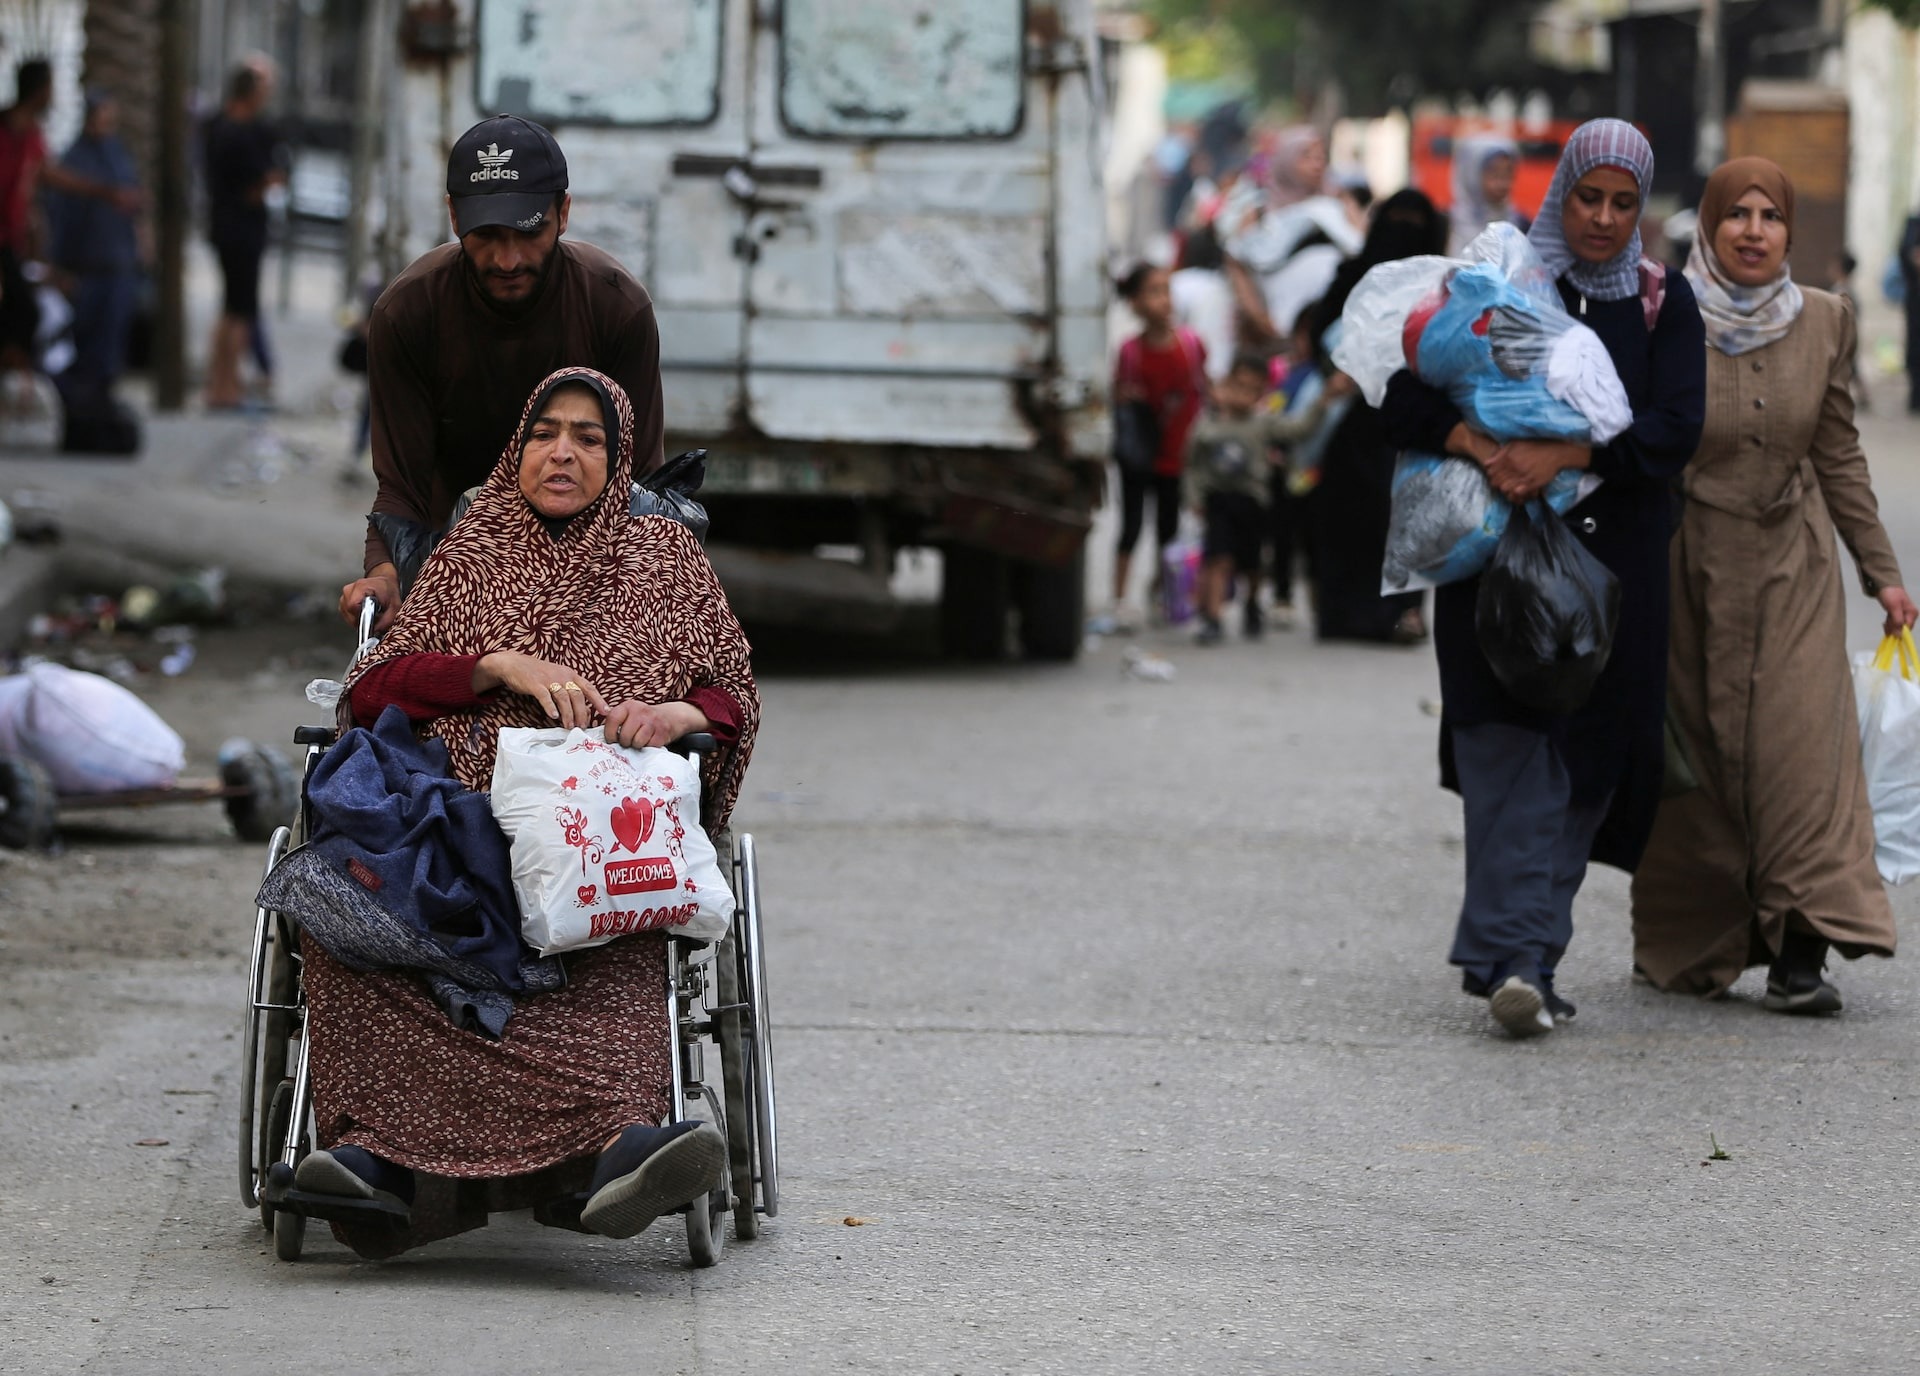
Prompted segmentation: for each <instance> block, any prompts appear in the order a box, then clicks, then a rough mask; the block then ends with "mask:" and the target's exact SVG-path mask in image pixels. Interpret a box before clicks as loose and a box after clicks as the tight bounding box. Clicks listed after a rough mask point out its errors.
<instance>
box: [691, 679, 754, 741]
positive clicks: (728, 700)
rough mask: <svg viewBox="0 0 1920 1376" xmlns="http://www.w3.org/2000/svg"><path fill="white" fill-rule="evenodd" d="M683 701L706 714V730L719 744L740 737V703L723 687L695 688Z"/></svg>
mask: <svg viewBox="0 0 1920 1376" xmlns="http://www.w3.org/2000/svg"><path fill="white" fill-rule="evenodd" d="M684 701H685V702H687V703H688V704H689V705H691V706H693V707H698V708H699V709H700V710H701V711H702V712H704V713H705V714H706V717H707V722H708V726H707V730H708V731H709V732H710V733H711V734H712V736H713V738H714V739H715V740H717V741H719V742H720V744H722V745H732V744H733V743H734V742H735V741H737V740H739V739H740V704H739V702H738V701H737V700H736V699H735V698H734V696H733V694H732V693H729V692H728V691H727V690H726V689H724V688H695V689H694V690H693V691H692V692H691V693H688V694H687V696H686V698H685V699H684Z"/></svg>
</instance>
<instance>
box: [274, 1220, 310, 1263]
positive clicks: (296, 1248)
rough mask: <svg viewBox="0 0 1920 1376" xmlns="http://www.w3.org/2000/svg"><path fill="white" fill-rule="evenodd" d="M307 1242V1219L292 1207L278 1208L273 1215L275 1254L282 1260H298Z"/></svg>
mask: <svg viewBox="0 0 1920 1376" xmlns="http://www.w3.org/2000/svg"><path fill="white" fill-rule="evenodd" d="M306 1242H307V1220H306V1219H305V1218H303V1217H302V1216H301V1215H299V1214H297V1213H295V1212H293V1210H291V1209H281V1210H278V1211H277V1212H276V1213H275V1214H274V1216H273V1254H274V1255H275V1256H276V1257H278V1258H280V1260H282V1261H298V1260H300V1249H301V1248H302V1247H304V1246H305V1245H306Z"/></svg>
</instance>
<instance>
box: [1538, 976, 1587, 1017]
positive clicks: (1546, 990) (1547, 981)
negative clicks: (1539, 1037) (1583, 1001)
mask: <svg viewBox="0 0 1920 1376" xmlns="http://www.w3.org/2000/svg"><path fill="white" fill-rule="evenodd" d="M1540 995H1541V997H1542V998H1544V999H1545V1000H1546V1002H1547V1012H1548V1013H1549V1014H1551V1015H1552V1017H1553V1020H1554V1022H1555V1023H1556V1024H1559V1023H1563V1022H1572V1021H1573V1019H1574V1015H1575V1014H1577V1013H1578V1012H1579V1011H1580V1010H1579V1009H1577V1008H1575V1007H1574V1006H1573V1004H1572V1002H1571V1001H1569V1000H1567V999H1563V998H1561V997H1560V993H1559V991H1558V990H1556V989H1555V988H1554V987H1553V976H1552V975H1549V974H1545V973H1542V974H1541V976H1540Z"/></svg>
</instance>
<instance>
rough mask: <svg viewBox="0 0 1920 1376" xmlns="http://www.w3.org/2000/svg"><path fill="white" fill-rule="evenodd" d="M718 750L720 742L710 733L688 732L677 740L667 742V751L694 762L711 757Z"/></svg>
mask: <svg viewBox="0 0 1920 1376" xmlns="http://www.w3.org/2000/svg"><path fill="white" fill-rule="evenodd" d="M719 748H720V742H719V741H718V740H716V739H715V738H714V736H713V733H712V732H710V731H689V732H688V733H687V734H686V735H684V736H682V737H680V738H679V739H678V740H671V741H668V742H667V749H669V750H671V751H672V752H673V753H674V754H676V755H680V756H683V757H686V758H690V759H695V760H697V759H700V758H701V757H702V756H705V755H711V754H713V753H714V752H715V751H717V750H718V749H719Z"/></svg>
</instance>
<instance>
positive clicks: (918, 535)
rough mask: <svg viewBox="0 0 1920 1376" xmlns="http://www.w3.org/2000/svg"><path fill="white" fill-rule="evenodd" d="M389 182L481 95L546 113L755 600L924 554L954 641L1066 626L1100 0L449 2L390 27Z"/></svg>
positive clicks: (419, 247)
mask: <svg viewBox="0 0 1920 1376" xmlns="http://www.w3.org/2000/svg"><path fill="white" fill-rule="evenodd" d="M399 57H400V62H399V68H398V70H399V71H400V73H401V77H400V86H399V92H398V99H397V102H396V104H397V110H396V112H395V120H394V123H395V125H396V126H397V127H394V128H391V129H390V130H389V152H388V159H387V167H388V171H389V174H390V182H389V185H390V187H391V188H392V189H393V190H394V191H396V192H399V193H400V196H399V198H398V201H397V203H396V201H394V200H389V202H388V203H389V205H390V206H392V207H393V209H392V212H391V214H392V216H393V219H394V221H396V222H397V223H390V224H389V232H390V233H397V235H398V238H399V240H400V242H402V243H403V244H404V245H405V248H406V250H407V252H408V254H409V256H410V255H411V254H412V253H416V252H420V251H423V250H424V249H426V248H428V247H430V246H431V245H432V244H434V243H437V242H440V241H442V240H444V238H445V237H446V235H447V233H448V230H447V220H446V213H445V209H444V206H443V203H442V199H441V185H442V181H441V176H440V174H439V169H441V168H443V167H444V166H445V164H446V156H447V151H448V149H449V148H450V147H451V145H452V142H453V140H454V139H455V138H456V137H458V135H459V134H460V132H461V131H462V130H464V129H465V128H467V127H468V126H469V125H470V124H472V123H473V122H474V121H476V120H478V119H480V118H482V117H484V116H486V115H491V114H500V113H514V114H524V115H526V116H528V117H529V118H532V119H535V120H538V121H540V122H541V123H543V124H546V125H547V126H548V127H549V128H551V129H552V130H553V131H554V133H555V135H556V137H557V138H558V139H559V140H560V144H561V147H562V148H563V149H564V150H565V152H566V155H567V162H568V167H569V175H570V179H571V184H572V195H573V210H572V220H571V226H570V228H569V230H568V233H569V235H570V236H571V237H574V238H577V239H583V240H586V241H588V242H590V243H594V244H597V245H599V246H600V247H601V248H604V249H607V250H608V251H610V252H612V253H614V254H615V255H617V256H618V257H619V258H621V259H622V261H624V262H625V263H626V265H627V266H628V267H629V268H630V269H631V270H632V271H633V273H634V274H635V275H636V276H637V277H638V278H639V279H640V280H641V281H642V282H643V283H645V285H646V287H647V289H648V291H649V292H651V293H652V296H653V299H654V303H655V307H656V310H657V311H658V315H659V323H660V342H661V356H662V367H663V372H664V385H665V391H666V423H667V431H668V445H669V448H668V453H669V454H671V453H673V452H675V451H676V449H677V448H690V447H695V446H698V447H702V448H705V449H707V450H709V451H710V458H709V460H708V469H707V472H708V477H707V483H706V486H705V488H704V489H703V490H702V492H701V494H700V497H701V500H702V501H704V502H705V503H706V504H707V506H708V508H709V510H710V511H711V513H712V517H713V534H712V542H713V543H712V545H711V546H710V552H711V553H712V555H713V558H714V563H715V566H716V567H717V568H718V569H719V571H720V573H721V577H722V579H723V581H725V582H726V584H727V586H728V589H729V592H730V595H731V596H732V597H733V599H734V600H735V602H736V604H737V606H738V607H739V608H740V610H741V612H742V614H743V616H744V617H746V618H747V619H749V620H759V621H762V622H766V623H785V624H788V625H818V626H829V627H832V628H835V629H842V630H881V629H885V628H886V627H888V626H889V625H891V624H892V623H893V621H894V620H895V619H896V618H897V616H898V614H899V608H898V606H897V605H896V602H895V599H894V597H893V596H892V594H891V593H890V579H891V575H892V572H893V569H894V563H895V555H896V553H897V552H898V551H900V550H901V549H903V548H908V547H915V546H918V547H928V546H931V547H937V548H938V549H940V550H941V551H942V552H943V556H944V558H943V560H942V561H941V563H942V570H943V576H942V583H943V587H942V592H941V624H942V630H943V635H944V638H945V640H946V642H947V645H948V647H949V649H950V650H952V651H953V652H955V653H958V654H961V655H964V656H968V657H991V656H994V655H998V654H1000V653H1001V652H1003V650H1004V649H1005V648H1006V647H1007V645H1008V644H1009V631H1010V629H1017V633H1018V640H1019V644H1020V646H1021V647H1022V649H1023V650H1024V651H1025V653H1026V654H1028V655H1029V656H1031V657H1035V658H1043V659H1063V658H1068V657H1071V656H1072V655H1073V654H1074V653H1075V651H1076V649H1077V647H1078V645H1079V643H1080V639H1081V621H1082V612H1083V603H1084V559H1083V557H1082V555H1083V545H1084V543H1085V537H1086V532H1087V529H1088V527H1089V525H1090V523H1091V513H1092V510H1093V509H1094V507H1095V506H1096V505H1097V503H1098V501H1099V494H1100V491H1101V483H1102V475H1103V473H1104V463H1105V449H1106V443H1105V434H1106V420H1105V407H1106V402H1105V393H1106V386H1105V375H1106V360H1107V344H1106V321H1107V296H1108V292H1107V279H1106V268H1107V263H1106V244H1105V209H1104V201H1103V195H1102V188H1101V170H1100V169H1101V165H1102V154H1103V148H1102V142H1103V123H1104V119H1105V108H1104V107H1105V101H1104V98H1103V95H1102V90H1103V87H1102V81H1101V72H1100V45H1099V40H1098V38H1097V35H1096V32H1095V28H1094V20H1093V14H1092V4H1091V0H1061V3H1058V4H1055V3H1046V0H966V3H964V4H955V3H952V0H438V2H437V3H431V4H414V5H411V6H409V7H408V8H407V9H406V10H405V11H404V14H403V18H402V23H401V26H400V53H399Z"/></svg>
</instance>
